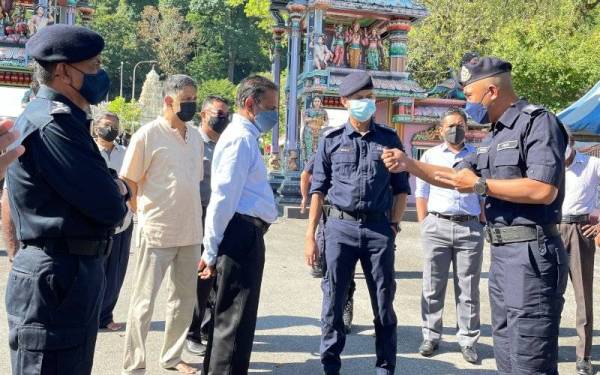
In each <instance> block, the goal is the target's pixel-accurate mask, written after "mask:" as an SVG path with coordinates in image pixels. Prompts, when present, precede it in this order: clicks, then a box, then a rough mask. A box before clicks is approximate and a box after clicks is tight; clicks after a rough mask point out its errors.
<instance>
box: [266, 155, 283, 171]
mask: <svg viewBox="0 0 600 375" xmlns="http://www.w3.org/2000/svg"><path fill="white" fill-rule="evenodd" d="M279 170H281V159H280V158H279V154H271V156H269V171H271V172H274V171H279Z"/></svg>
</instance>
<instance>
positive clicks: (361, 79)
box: [340, 71, 373, 97]
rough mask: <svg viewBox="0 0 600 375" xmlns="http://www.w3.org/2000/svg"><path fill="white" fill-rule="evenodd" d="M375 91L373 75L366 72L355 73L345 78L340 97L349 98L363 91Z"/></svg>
mask: <svg viewBox="0 0 600 375" xmlns="http://www.w3.org/2000/svg"><path fill="white" fill-rule="evenodd" d="M371 89H373V80H372V79H371V75H369V73H367V72H365V71H360V72H354V73H352V74H349V75H347V76H346V78H344V80H343V81H342V84H341V85H340V96H342V97H349V96H352V95H353V94H355V93H357V92H359V91H361V90H371Z"/></svg>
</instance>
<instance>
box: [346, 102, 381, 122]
mask: <svg viewBox="0 0 600 375" xmlns="http://www.w3.org/2000/svg"><path fill="white" fill-rule="evenodd" d="M376 110H377V107H376V106H375V99H354V100H349V101H348V112H350V116H351V117H352V118H353V119H355V120H357V121H360V122H365V121H367V120H368V119H370V118H371V117H372V116H373V114H375V111H376Z"/></svg>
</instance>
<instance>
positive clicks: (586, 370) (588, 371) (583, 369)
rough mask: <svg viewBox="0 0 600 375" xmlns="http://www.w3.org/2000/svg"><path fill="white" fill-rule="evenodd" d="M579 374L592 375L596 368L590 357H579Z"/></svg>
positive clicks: (577, 366)
mask: <svg viewBox="0 0 600 375" xmlns="http://www.w3.org/2000/svg"><path fill="white" fill-rule="evenodd" d="M576 368H577V375H592V374H593V373H594V369H593V367H592V361H591V360H590V359H589V358H577V365H576Z"/></svg>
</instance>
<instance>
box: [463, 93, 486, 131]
mask: <svg viewBox="0 0 600 375" xmlns="http://www.w3.org/2000/svg"><path fill="white" fill-rule="evenodd" d="M488 93H489V91H488V92H486V93H485V95H483V98H485V97H486V95H487V94H488ZM483 98H481V101H480V102H479V103H471V102H467V105H466V106H465V112H466V113H467V115H468V116H469V117H470V118H471V119H472V120H473V121H475V122H476V123H478V124H488V123H489V122H490V117H489V115H488V109H487V107H486V106H484V105H483Z"/></svg>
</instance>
